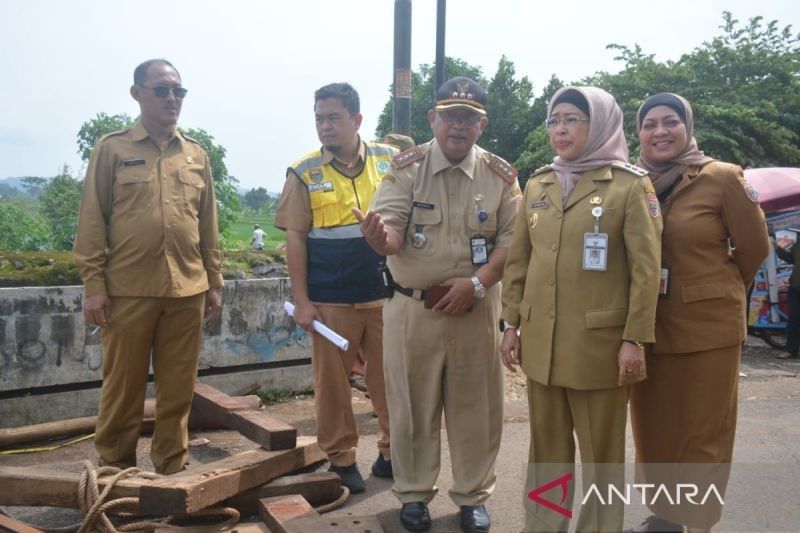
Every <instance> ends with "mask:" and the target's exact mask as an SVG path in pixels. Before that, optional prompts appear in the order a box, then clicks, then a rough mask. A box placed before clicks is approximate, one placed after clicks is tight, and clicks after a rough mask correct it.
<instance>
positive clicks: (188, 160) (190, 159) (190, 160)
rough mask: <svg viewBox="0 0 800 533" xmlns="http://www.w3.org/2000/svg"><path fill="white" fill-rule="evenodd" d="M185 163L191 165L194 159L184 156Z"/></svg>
mask: <svg viewBox="0 0 800 533" xmlns="http://www.w3.org/2000/svg"><path fill="white" fill-rule="evenodd" d="M186 162H187V163H189V164H190V165H191V164H192V163H194V159H192V156H190V155H187V156H186Z"/></svg>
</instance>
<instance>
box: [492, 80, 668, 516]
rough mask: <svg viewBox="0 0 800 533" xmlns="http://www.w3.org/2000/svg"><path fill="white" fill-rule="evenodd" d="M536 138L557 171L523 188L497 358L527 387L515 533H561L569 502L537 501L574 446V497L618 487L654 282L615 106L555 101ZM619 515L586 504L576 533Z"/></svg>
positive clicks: (639, 175) (648, 189) (647, 214)
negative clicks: (577, 489)
mask: <svg viewBox="0 0 800 533" xmlns="http://www.w3.org/2000/svg"><path fill="white" fill-rule="evenodd" d="M547 127H548V130H549V133H550V144H551V146H552V147H553V150H554V151H555V152H556V157H555V159H554V160H553V163H552V165H548V166H546V167H543V168H541V169H539V170H537V171H536V172H534V174H533V175H532V176H531V178H530V179H529V180H528V183H527V185H526V187H525V193H524V200H523V202H522V205H521V206H520V209H519V211H518V215H517V222H516V226H515V228H514V238H513V242H512V245H511V248H510V250H509V254H508V259H507V261H506V266H505V275H504V278H503V314H502V318H503V321H504V326H505V331H504V337H503V341H502V344H501V346H500V352H501V356H502V358H503V362H504V364H505V365H506V366H507V367H508V368H509V369H510V370H511V371H516V367H517V365H519V366H521V367H522V370H523V371H524V372H525V374H526V375H527V377H528V382H527V385H528V401H529V409H530V425H531V443H530V451H529V470H528V479H527V490H526V498H525V510H526V527H525V530H526V531H566V530H567V529H568V527H569V519H568V517H567V515H568V514H569V513H567V510H569V509H570V507H571V499H572V491H571V490H570V491H569V493H570V494H569V496H570V498H569V499H568V500H565V501H564V502H562V503H561V504H560V506H553V505H552V500H555V501H558V500H559V499H558V497H557V494H558V491H557V492H556V493H554V494H556V496H553V495H543V496H542V497H541V498H539V496H538V493H537V492H536V491H535V489H536V487H542V486H548V485H547V484H548V482H555V483H556V485H558V484H562V488H565V489H566V488H567V487H569V486H571V485H572V483H573V482H572V481H570V480H571V479H572V477H571V476H572V475H573V474H572V471H573V469H574V462H575V439H576V437H577V441H578V445H579V447H580V453H581V458H582V463H583V481H584V489H587V488H588V486H589V484H590V483H592V482H594V483H597V484H598V486H599V487H607V483H609V482H614V483H619V482H620V481H621V479H622V476H621V474H622V471H623V468H624V464H623V463H624V461H625V423H626V419H627V403H628V393H629V388H630V384H632V383H634V382H637V381H640V380H642V379H644V377H645V374H646V372H645V371H646V369H645V365H644V348H643V345H644V343H651V342H653V340H654V335H653V333H654V332H653V324H654V321H655V308H656V300H657V293H658V280H659V272H660V249H661V243H660V235H661V216H660V211H659V206H658V200H657V199H656V197H655V194H654V192H653V187H652V185H651V184H650V181H649V180H648V179H647V177H646V176H645V174H646V173H645V172H644V171H642V170H641V169H638V168H636V167H634V166H632V165H629V164H628V162H627V161H628V149H627V146H626V145H625V136H624V134H623V131H622V112H621V111H620V109H619V106H618V105H617V103H616V101H615V100H614V98H613V97H612V96H611V95H610V94H608V93H607V92H605V91H603V90H601V89H598V88H595V87H567V88H564V89H561V90H560V91H558V92H557V93H556V94H555V95H554V96H553V99H552V100H551V102H550V105H549V108H548V119H547ZM518 333H519V335H518ZM565 476H566V477H565ZM553 487H554V488H556V486H555V485H553ZM532 489H533V490H532ZM601 490H604V491H605V490H606V489H605V488H601ZM604 493H605V492H604ZM565 494H567V492H565ZM542 501H547V503H542ZM548 503H550V505H548ZM622 513H623V509H622V506H621V505H601V504H600V502H598V501H597V500H594V501H590V502H587V503H586V504H584V505H582V506H581V511H580V517H579V518H578V519H577V529H578V530H580V531H601V530H602V531H606V530H609V531H620V530H621V529H622Z"/></svg>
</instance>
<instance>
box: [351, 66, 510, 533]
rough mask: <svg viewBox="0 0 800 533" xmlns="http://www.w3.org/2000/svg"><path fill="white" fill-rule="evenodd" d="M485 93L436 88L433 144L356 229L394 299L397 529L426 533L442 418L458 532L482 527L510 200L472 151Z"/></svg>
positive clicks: (495, 423)
mask: <svg viewBox="0 0 800 533" xmlns="http://www.w3.org/2000/svg"><path fill="white" fill-rule="evenodd" d="M487 99H488V98H487V94H486V91H485V90H484V89H483V88H482V87H481V86H480V85H478V84H477V83H476V82H475V81H474V80H471V79H469V78H464V77H458V78H453V79H451V80H448V81H446V82H445V83H443V84H442V86H441V87H440V88H439V90H438V92H437V93H436V106H435V108H434V109H432V110H430V111H429V112H428V120H429V121H430V125H431V128H432V130H433V136H434V139H433V140H431V141H430V142H428V143H425V144H422V145H420V146H417V147H415V148H411V149H410V150H406V151H405V152H402V153H401V154H399V155H397V156H396V157H394V158H393V159H392V167H391V168H390V169H389V171H388V172H387V173H386V176H385V177H384V178H383V181H382V182H381V185H380V187H379V188H378V191H377V192H376V193H375V198H374V199H373V201H372V205H371V206H370V209H371V212H370V213H368V214H367V215H366V216H364V215H362V214H361V213H357V216H358V217H359V219H360V220H362V231H363V233H364V237H365V238H366V240H367V242H369V243H370V245H372V247H373V248H374V249H375V251H376V252H377V253H379V254H381V255H386V256H387V263H388V266H389V269H390V270H391V272H392V275H393V276H394V281H395V285H394V289H395V292H394V297H393V298H392V299H391V300H390V301H389V302H388V303H387V304H386V307H385V308H384V312H383V318H384V323H385V324H386V325H385V327H384V336H383V340H384V342H383V346H384V361H385V373H386V392H387V397H388V398H389V420H390V421H391V428H390V429H391V435H392V457H393V460H392V461H393V463H394V492H395V495H396V496H397V498H398V499H399V500H400V502H401V503H402V510H401V511H400V521H401V523H402V524H403V527H405V528H406V529H409V530H411V531H424V530H426V529H429V528H430V527H431V519H430V515H429V513H428V507H427V504H428V502H430V501H431V500H432V499H433V497H434V496H435V495H436V492H437V488H436V479H437V477H438V475H439V464H440V463H439V456H440V454H441V450H440V448H441V446H440V438H441V428H440V420H441V418H442V410H444V415H445V422H446V425H447V438H448V442H449V443H450V457H451V459H452V467H453V485H452V488H451V489H450V498H451V499H452V500H453V502H455V504H456V505H458V506H460V508H461V528H462V529H463V530H464V531H467V532H479V531H480V532H483V531H488V530H489V526H490V523H489V515H488V514H487V512H486V508H485V507H484V505H483V504H484V502H485V501H486V500H487V499H488V498H489V496H490V495H491V494H492V491H493V490H494V486H495V473H494V465H495V458H496V457H497V452H498V449H499V446H500V434H501V433H502V431H503V367H502V364H501V362H500V358H499V357H498V354H497V348H498V345H499V343H500V338H499V333H498V332H497V329H498V328H497V325H498V321H499V318H500V287H499V285H498V284H497V283H498V282H499V281H500V278H501V277H502V275H503V265H504V263H505V258H506V255H507V253H508V248H509V246H510V245H511V233H512V230H513V225H514V216H515V214H516V206H517V197H519V196H520V195H521V194H522V193H521V191H520V188H519V185H518V184H517V179H516V178H517V172H516V171H515V170H514V168H513V167H511V165H509V164H508V163H506V162H505V161H503V160H502V159H500V158H499V157H497V156H496V155H494V154H491V153H489V152H487V151H486V150H483V149H482V148H480V147H478V146H477V145H476V144H475V143H476V142H477V141H478V138H479V137H480V135H481V133H483V131H484V129H485V128H486V126H487V124H488V123H489V119H488V117H487V115H486V103H487Z"/></svg>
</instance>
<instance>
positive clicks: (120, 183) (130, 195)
mask: <svg viewBox="0 0 800 533" xmlns="http://www.w3.org/2000/svg"><path fill="white" fill-rule="evenodd" d="M113 194H114V205H116V206H119V207H120V208H123V209H124V210H125V212H128V213H134V212H137V211H140V210H146V209H152V208H153V207H155V203H156V202H157V201H158V200H159V198H158V194H157V191H155V171H154V170H153V169H152V168H148V167H146V166H144V165H137V166H132V167H120V168H118V169H117V171H116V174H115V175H114V193H113Z"/></svg>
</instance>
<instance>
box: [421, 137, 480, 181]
mask: <svg viewBox="0 0 800 533" xmlns="http://www.w3.org/2000/svg"><path fill="white" fill-rule="evenodd" d="M476 151H477V149H476V148H475V146H474V145H473V146H472V148H470V150H469V152H468V153H467V156H466V157H465V158H464V159H462V160H461V162H460V163H459V164H457V165H453V164H452V163H451V162H450V160H449V159H447V156H446V155H444V152H443V151H442V148H441V147H440V146H439V143H437V142H436V140H434V141H433V144H432V146H431V170H433V173H434V174H438V173H439V172H441V171H442V170H446V169H448V168H460V169H461V171H462V172H463V173H464V174H466V175H467V177H468V178H469V179H472V178H473V174H474V173H475V163H476Z"/></svg>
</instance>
